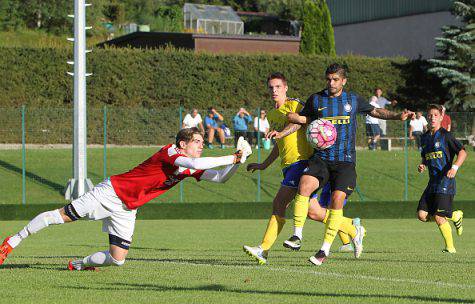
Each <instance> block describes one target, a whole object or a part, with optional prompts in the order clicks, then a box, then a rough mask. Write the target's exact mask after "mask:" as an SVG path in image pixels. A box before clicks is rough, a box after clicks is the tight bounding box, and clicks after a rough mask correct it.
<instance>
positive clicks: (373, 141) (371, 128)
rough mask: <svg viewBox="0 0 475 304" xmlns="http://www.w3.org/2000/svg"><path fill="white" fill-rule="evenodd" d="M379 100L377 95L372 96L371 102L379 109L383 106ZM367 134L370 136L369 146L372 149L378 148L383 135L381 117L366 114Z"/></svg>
mask: <svg viewBox="0 0 475 304" xmlns="http://www.w3.org/2000/svg"><path fill="white" fill-rule="evenodd" d="M377 100H378V99H377V97H376V96H373V97H371V99H370V102H369V104H370V105H372V106H373V107H375V108H378V109H379V108H381V106H380V105H379V104H378V103H377ZM366 136H368V148H369V149H370V150H376V149H377V146H378V140H379V138H380V137H381V129H380V127H379V119H377V118H374V117H372V116H369V115H366Z"/></svg>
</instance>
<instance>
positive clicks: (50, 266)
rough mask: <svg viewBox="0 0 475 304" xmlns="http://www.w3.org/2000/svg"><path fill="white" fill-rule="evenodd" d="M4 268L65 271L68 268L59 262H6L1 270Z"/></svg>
mask: <svg viewBox="0 0 475 304" xmlns="http://www.w3.org/2000/svg"><path fill="white" fill-rule="evenodd" d="M4 269H41V270H59V271H64V270H68V269H67V268H66V266H65V265H64V266H62V267H61V266H58V264H50V263H48V264H43V263H35V264H6V265H2V266H1V267H0V271H1V270H4Z"/></svg>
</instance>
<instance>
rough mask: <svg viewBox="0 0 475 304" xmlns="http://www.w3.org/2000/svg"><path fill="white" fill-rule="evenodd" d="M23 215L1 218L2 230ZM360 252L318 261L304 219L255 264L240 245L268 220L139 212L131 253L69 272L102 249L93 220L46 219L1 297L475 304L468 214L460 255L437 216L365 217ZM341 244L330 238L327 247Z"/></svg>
mask: <svg viewBox="0 0 475 304" xmlns="http://www.w3.org/2000/svg"><path fill="white" fill-rule="evenodd" d="M25 223H26V222H25V221H21V222H19V221H9V222H0V231H1V234H2V235H1V237H4V236H5V235H7V234H11V233H14V232H16V231H18V230H19V229H20V228H21V227H22V226H23V225H25ZM363 224H364V225H365V226H366V228H367V230H368V234H367V237H366V239H365V252H364V253H363V255H362V257H361V259H360V260H355V259H354V258H353V256H352V254H350V253H334V254H332V255H331V258H330V259H329V260H328V261H327V263H325V264H324V265H323V266H321V267H316V266H313V265H311V264H310V263H308V262H307V259H308V257H309V256H310V255H312V254H313V253H314V249H316V248H317V247H318V246H320V245H321V239H322V233H323V225H321V224H320V223H314V222H308V223H307V226H306V229H305V243H304V247H303V248H302V250H301V251H300V252H288V251H286V250H285V249H284V248H283V247H282V245H281V244H282V241H283V240H284V239H285V238H286V237H287V236H288V235H289V234H290V231H291V225H290V221H289V223H287V226H286V227H284V230H283V232H282V234H281V236H280V238H279V239H278V241H277V242H276V244H275V246H274V251H272V252H271V254H270V257H269V263H268V264H267V265H265V266H258V265H256V264H255V262H254V261H252V260H250V259H249V257H248V256H247V255H245V254H244V253H243V252H242V250H241V248H242V245H244V244H248V245H254V244H257V243H258V242H259V241H260V240H261V237H262V233H263V231H264V229H265V225H266V221H265V220H206V221H203V220H187V221H184V220H163V221H155V220H154V221H138V222H137V226H136V234H135V239H134V242H133V244H132V249H131V251H130V254H129V258H128V261H127V262H126V264H125V265H124V266H123V267H109V268H103V269H101V270H100V271H98V272H69V271H66V270H65V266H66V263H67V261H68V260H69V259H73V258H75V257H82V256H85V255H88V254H90V253H92V252H95V251H98V250H103V249H104V248H106V247H105V245H106V244H107V236H106V234H104V233H101V232H100V230H101V229H100V223H97V222H78V223H75V224H68V225H63V226H59V227H58V226H56V227H50V228H48V229H46V230H44V231H42V232H40V233H39V234H37V235H33V236H31V237H30V238H29V239H28V240H25V241H24V242H23V243H22V244H21V245H20V246H19V247H17V248H16V249H15V251H14V253H13V254H12V255H11V256H10V257H9V258H8V260H7V261H6V262H5V264H4V265H3V266H0V273H1V277H2V280H1V281H2V283H1V284H0V285H1V286H2V299H3V300H2V302H8V303H11V304H12V303H68V302H71V301H74V302H75V303H111V302H115V301H120V302H121V303H131V302H133V303H170V304H171V303H474V301H475V284H474V280H475V272H474V271H473V269H474V268H475V251H474V249H475V248H474V244H475V233H474V231H475V219H468V220H466V221H465V222H464V224H465V232H464V235H463V236H461V237H457V236H455V244H456V247H457V250H458V252H457V254H454V255H448V254H443V253H442V252H441V249H442V248H443V246H442V240H441V237H440V234H439V232H438V230H437V228H436V226H435V224H434V223H427V224H424V223H420V222H418V221H417V220H415V219H412V220H409V219H407V220H367V221H364V222H363ZM339 245H340V242H339V241H338V240H336V241H335V243H334V246H333V248H334V249H335V248H337V246H339Z"/></svg>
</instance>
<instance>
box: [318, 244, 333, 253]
mask: <svg viewBox="0 0 475 304" xmlns="http://www.w3.org/2000/svg"><path fill="white" fill-rule="evenodd" d="M331 246H332V244H330V243H327V242H323V245H322V248H320V250H323V251H324V252H325V255H326V256H329V255H330V247H331Z"/></svg>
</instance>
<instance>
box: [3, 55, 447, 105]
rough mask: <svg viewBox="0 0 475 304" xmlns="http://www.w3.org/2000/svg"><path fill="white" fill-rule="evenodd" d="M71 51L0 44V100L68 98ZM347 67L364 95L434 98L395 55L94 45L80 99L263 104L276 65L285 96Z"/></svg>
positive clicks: (415, 70) (416, 69) (415, 69)
mask: <svg viewBox="0 0 475 304" xmlns="http://www.w3.org/2000/svg"><path fill="white" fill-rule="evenodd" d="M72 57H73V55H72V52H71V51H68V50H64V49H21V48H0V79H2V81H0V92H2V93H1V94H0V107H6V106H20V105H23V104H26V105H28V106H41V107H42V106H45V105H48V106H49V107H58V106H64V105H68V106H70V105H71V103H72V77H70V76H68V75H67V74H66V72H67V71H72V67H71V66H69V65H68V64H66V61H67V60H71V59H72ZM335 61H336V62H340V63H344V64H346V65H347V66H348V67H349V70H350V74H349V75H350V76H349V77H350V79H349V82H348V89H350V90H353V91H355V92H358V93H360V94H361V95H363V96H365V97H369V96H370V94H372V92H373V90H374V88H375V86H379V87H382V88H383V90H384V91H385V92H387V93H388V95H390V96H391V97H396V98H398V99H399V100H400V101H402V103H403V105H404V103H406V102H407V103H412V102H422V101H424V100H425V101H428V100H432V101H433V99H434V96H433V94H428V93H427V92H432V93H437V92H438V90H439V91H440V88H439V85H438V83H437V82H434V81H429V80H430V79H429V78H428V76H426V75H425V73H424V70H423V69H421V67H422V66H424V64H425V62H422V61H420V62H419V61H407V60H406V59H402V58H392V59H381V58H366V57H357V56H343V57H328V56H304V55H212V54H195V53H193V52H189V51H181V50H176V49H172V48H170V49H162V50H140V49H95V50H94V51H93V52H92V53H90V54H88V63H87V71H88V72H92V73H94V75H93V76H92V77H90V78H88V87H87V95H88V105H89V106H93V107H100V106H102V105H104V104H107V105H116V106H121V107H123V106H126V107H141V106H145V107H148V108H157V109H163V108H166V107H169V106H171V105H177V104H179V103H180V102H183V104H184V106H185V107H186V108H189V107H198V108H206V107H208V106H210V105H214V106H216V107H218V108H221V109H223V108H224V109H225V108H238V107H239V106H241V105H243V106H246V107H249V108H257V107H258V106H261V107H262V106H266V107H270V106H271V105H270V102H268V99H269V98H268V96H267V91H266V83H265V79H266V76H267V75H268V74H269V73H271V72H273V71H282V72H284V73H285V74H286V75H287V77H288V79H289V86H290V91H289V95H290V96H295V97H300V98H303V99H305V98H306V97H307V96H309V95H310V94H311V93H314V92H316V91H318V90H320V89H322V88H323V87H324V77H323V73H324V70H325V68H326V66H327V65H328V64H330V63H332V62H335Z"/></svg>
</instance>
